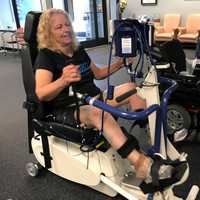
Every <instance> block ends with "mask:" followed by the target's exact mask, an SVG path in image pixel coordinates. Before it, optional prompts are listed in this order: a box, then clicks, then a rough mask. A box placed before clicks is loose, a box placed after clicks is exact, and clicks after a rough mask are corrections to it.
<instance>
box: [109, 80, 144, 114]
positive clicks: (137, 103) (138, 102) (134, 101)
mask: <svg viewBox="0 0 200 200" xmlns="http://www.w3.org/2000/svg"><path fill="white" fill-rule="evenodd" d="M135 88H136V85H135V84H134V83H125V84H122V85H119V86H116V87H115V90H114V99H113V100H108V101H107V103H108V104H110V105H112V106H114V107H118V106H121V105H124V104H130V106H131V109H132V110H133V111H135V110H138V109H144V108H146V101H145V99H143V98H141V97H140V96H139V95H137V94H134V95H132V96H130V97H129V98H127V99H125V100H124V101H122V102H120V103H118V102H116V101H115V98H116V97H117V96H120V95H122V94H124V93H125V92H127V91H129V90H131V89H135Z"/></svg>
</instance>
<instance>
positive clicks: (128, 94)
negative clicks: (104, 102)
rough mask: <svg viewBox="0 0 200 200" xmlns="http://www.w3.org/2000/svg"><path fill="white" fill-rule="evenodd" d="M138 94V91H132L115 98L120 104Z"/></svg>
mask: <svg viewBox="0 0 200 200" xmlns="http://www.w3.org/2000/svg"><path fill="white" fill-rule="evenodd" d="M135 93H137V90H136V89H131V90H129V91H128V92H125V93H124V94H122V95H120V96H118V97H116V98H115V100H116V102H117V103H120V102H121V101H123V100H125V99H126V98H128V97H130V96H131V95H133V94H135Z"/></svg>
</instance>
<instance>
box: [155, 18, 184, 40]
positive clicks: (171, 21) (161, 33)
mask: <svg viewBox="0 0 200 200" xmlns="http://www.w3.org/2000/svg"><path fill="white" fill-rule="evenodd" d="M180 21H181V16H180V14H166V15H165V16H164V20H163V26H159V25H157V26H155V32H154V41H170V40H172V39H174V38H176V36H177V34H178V26H179V25H180Z"/></svg>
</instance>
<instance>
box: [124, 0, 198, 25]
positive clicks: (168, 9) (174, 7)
mask: <svg viewBox="0 0 200 200" xmlns="http://www.w3.org/2000/svg"><path fill="white" fill-rule="evenodd" d="M127 1H128V5H127V8H126V9H125V12H124V15H123V16H124V17H131V16H132V15H136V16H137V15H142V14H147V15H151V16H152V15H160V16H161V21H162V18H163V15H164V14H165V13H180V14H181V16H182V23H181V24H182V25H184V24H185V20H186V18H187V16H188V15H189V14H191V13H200V0H157V2H158V3H157V5H155V6H143V5H141V0H127Z"/></svg>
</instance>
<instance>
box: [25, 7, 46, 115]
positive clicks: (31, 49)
mask: <svg viewBox="0 0 200 200" xmlns="http://www.w3.org/2000/svg"><path fill="white" fill-rule="evenodd" d="M40 15H41V13H40V12H33V11H30V12H29V13H28V14H27V15H26V21H25V27H24V40H25V42H26V45H24V46H23V48H22V54H21V55H22V76H23V83H24V89H25V92H26V98H27V99H26V105H25V107H26V108H27V109H28V111H29V112H31V114H32V115H33V116H34V117H35V116H37V117H41V116H42V104H41V103H40V102H39V100H38V98H37V96H36V94H35V78H34V69H33V66H34V63H35V60H36V57H37V53H38V50H37V39H36V33H37V26H38V23H39V18H40Z"/></svg>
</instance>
